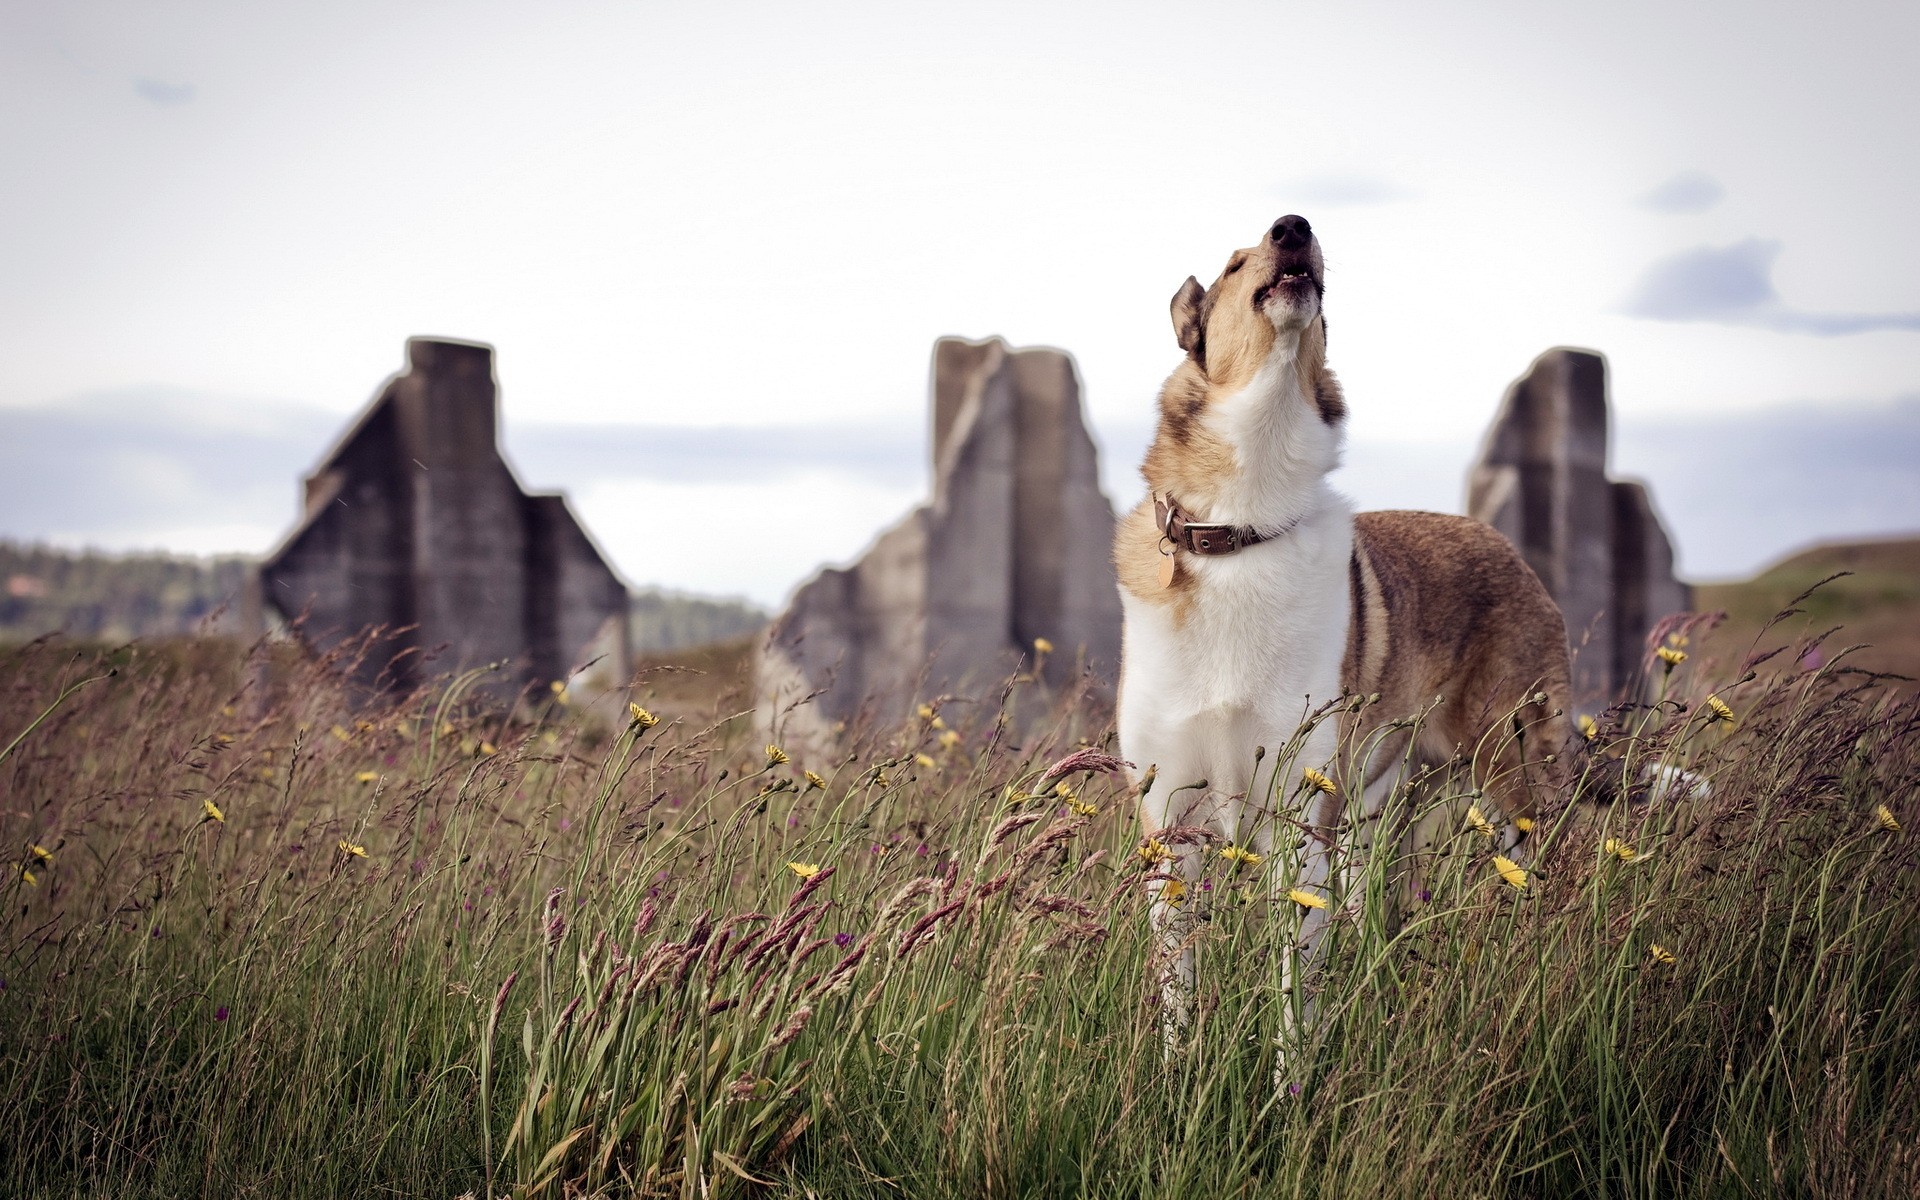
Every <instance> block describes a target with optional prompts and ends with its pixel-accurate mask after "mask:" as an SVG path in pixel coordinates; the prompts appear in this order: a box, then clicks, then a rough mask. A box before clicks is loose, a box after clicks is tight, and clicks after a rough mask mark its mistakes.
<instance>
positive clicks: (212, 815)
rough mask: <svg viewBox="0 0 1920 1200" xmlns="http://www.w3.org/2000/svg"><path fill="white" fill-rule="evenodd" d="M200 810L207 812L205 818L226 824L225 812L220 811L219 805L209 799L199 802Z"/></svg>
mask: <svg viewBox="0 0 1920 1200" xmlns="http://www.w3.org/2000/svg"><path fill="white" fill-rule="evenodd" d="M200 811H201V812H204V813H206V814H207V815H206V818H205V819H206V820H209V821H218V822H220V823H221V824H222V825H224V824H226V822H227V814H225V813H223V812H221V811H220V806H219V805H217V804H215V803H214V802H213V801H211V800H202V801H201V802H200Z"/></svg>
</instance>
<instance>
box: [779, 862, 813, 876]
mask: <svg viewBox="0 0 1920 1200" xmlns="http://www.w3.org/2000/svg"><path fill="white" fill-rule="evenodd" d="M787 870H789V871H792V872H793V873H794V874H795V875H798V876H799V877H800V878H802V879H812V878H813V877H814V876H815V875H818V874H819V873H820V864H819V863H803V862H790V863H788V864H787Z"/></svg>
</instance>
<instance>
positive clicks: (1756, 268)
mask: <svg viewBox="0 0 1920 1200" xmlns="http://www.w3.org/2000/svg"><path fill="white" fill-rule="evenodd" d="M1779 257H1780V243H1779V242H1773V241H1764V240H1762V239H1760V238H1748V239H1746V240H1745V241H1741V242H1735V243H1734V244H1733V245H1731V246H1700V247H1697V248H1695V249H1692V250H1683V251H1681V252H1680V253H1678V254H1674V255H1670V256H1669V257H1667V258H1663V259H1661V260H1660V261H1658V262H1656V263H1654V264H1653V265H1652V266H1650V267H1648V268H1647V271H1646V274H1645V275H1643V276H1641V279H1640V283H1639V285H1638V286H1637V287H1636V288H1635V289H1634V291H1633V294H1632V295H1631V296H1629V297H1628V299H1627V303H1626V311H1627V312H1628V313H1629V314H1631V315H1633V316H1636V317H1652V318H1654V319H1655V320H1660V321H1719V322H1723V323H1725V324H1729V325H1753V326H1757V327H1759V328H1762V329H1773V330H1778V331H1780V332H1783V333H1812V334H1818V335H1820V336H1822V337H1833V336H1837V335H1840V334H1848V333H1870V332H1873V331H1876V330H1920V312H1905V313H1836V312H1807V311H1805V310H1803V309H1797V308H1790V307H1788V306H1787V305H1786V304H1785V303H1783V302H1782V300H1781V298H1780V293H1779V292H1778V291H1776V290H1775V289H1774V286H1773V264H1774V261H1775V260H1776V259H1778V258H1779Z"/></svg>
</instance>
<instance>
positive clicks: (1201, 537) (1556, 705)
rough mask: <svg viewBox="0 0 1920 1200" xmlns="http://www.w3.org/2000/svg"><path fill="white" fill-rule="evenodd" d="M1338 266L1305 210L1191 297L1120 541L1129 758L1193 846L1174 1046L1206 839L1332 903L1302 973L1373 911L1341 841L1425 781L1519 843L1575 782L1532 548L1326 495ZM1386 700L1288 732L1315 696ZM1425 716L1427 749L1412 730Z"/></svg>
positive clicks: (1564, 668)
mask: <svg viewBox="0 0 1920 1200" xmlns="http://www.w3.org/2000/svg"><path fill="white" fill-rule="evenodd" d="M1324 271H1325V268H1324V262H1323V260H1322V257H1321V253H1320V246H1319V242H1318V240H1317V239H1316V238H1315V237H1314V235H1313V230H1312V229H1311V227H1310V226H1309V225H1308V224H1307V222H1306V220H1305V219H1304V218H1301V217H1297V216H1287V217H1282V218H1280V220H1279V221H1277V222H1275V223H1274V225H1273V226H1272V228H1270V229H1268V230H1267V231H1266V233H1265V235H1264V236H1263V237H1261V239H1260V241H1259V242H1258V243H1257V244H1255V245H1253V246H1249V247H1247V248H1246V249H1244V250H1237V251H1235V252H1234V253H1233V256H1232V257H1231V258H1230V259H1228V261H1227V265H1226V269H1225V270H1224V271H1222V272H1221V274H1220V277H1219V278H1218V279H1216V280H1215V281H1214V283H1213V286H1211V287H1208V288H1202V287H1201V286H1200V284H1199V282H1198V281H1197V280H1194V279H1192V278H1189V279H1188V280H1187V281H1186V283H1185V284H1184V285H1182V286H1181V288H1180V290H1179V292H1178V293H1176V294H1175V296H1174V298H1173V327H1174V332H1175V333H1176V335H1177V336H1178V340H1179V344H1180V347H1181V349H1183V350H1185V351H1186V352H1187V357H1186V359H1185V361H1183V362H1182V363H1181V364H1180V365H1179V367H1178V368H1177V369H1175V371H1174V372H1173V374H1172V376H1171V377H1169V378H1168V380H1167V382H1166V384H1165V386H1164V387H1162V389H1161V392H1160V421H1159V429H1158V432H1157V434H1156V436H1155V438H1154V442H1153V446H1152V448H1151V449H1150V450H1148V452H1147V458H1146V463H1145V465H1144V466H1143V467H1142V474H1144V475H1145V476H1146V481H1147V487H1148V489H1149V494H1148V496H1147V498H1146V499H1145V500H1144V501H1142V502H1141V504H1140V505H1139V506H1138V507H1136V508H1135V509H1134V510H1133V511H1132V512H1131V513H1129V514H1128V515H1127V516H1126V517H1124V518H1123V519H1122V520H1121V522H1120V525H1119V528H1118V530H1117V532H1116V535H1115V540H1114V561H1115V564H1116V566H1117V567H1118V570H1119V577H1120V594H1121V602H1122V606H1123V608H1124V611H1125V620H1126V626H1125V646H1124V654H1123V670H1122V674H1121V683H1120V713H1119V727H1120V743H1121V749H1122V752H1123V756H1124V757H1125V758H1127V759H1129V760H1131V761H1132V762H1134V763H1136V764H1138V765H1139V768H1140V769H1141V770H1142V772H1143V773H1144V771H1145V770H1146V769H1147V768H1149V767H1151V768H1152V770H1153V772H1154V776H1153V782H1152V783H1151V784H1149V785H1148V790H1147V791H1146V794H1145V795H1144V796H1143V798H1142V806H1143V812H1142V818H1143V822H1144V824H1145V827H1146V828H1147V829H1148V830H1149V831H1152V832H1160V831H1166V830H1169V829H1173V828H1176V827H1184V828H1185V829H1187V830H1188V831H1189V833H1188V834H1187V835H1186V836H1176V837H1170V838H1169V839H1168V843H1169V847H1168V848H1169V849H1170V850H1172V851H1173V853H1174V859H1173V861H1172V862H1171V863H1169V864H1168V866H1167V868H1166V877H1163V878H1162V879H1161V880H1160V881H1159V882H1157V883H1155V884H1154V885H1153V886H1154V890H1155V903H1154V922H1155V926H1156V929H1157V930H1158V931H1159V933H1160V936H1161V938H1162V940H1163V950H1164V952H1165V953H1166V954H1167V955H1168V966H1167V968H1166V969H1167V975H1166V979H1165V983H1166V987H1165V992H1166V998H1167V1000H1168V1002H1169V1007H1168V1014H1169V1016H1168V1020H1169V1030H1170V1036H1171V1035H1172V1031H1173V1030H1174V1029H1176V1028H1178V1027H1180V1026H1183V1025H1184V1023H1185V1012H1186V1004H1187V997H1188V995H1190V992H1191V988H1192V984H1193V952H1192V950H1191V948H1190V946H1188V945H1185V944H1184V943H1185V939H1186V934H1187V932H1188V931H1189V929H1190V925H1189V924H1188V923H1187V922H1189V921H1190V920H1191V919H1192V917H1193V915H1194V912H1195V909H1196V907H1197V903H1196V902H1197V898H1198V895H1197V889H1196V884H1197V882H1198V880H1199V878H1200V876H1201V874H1202V871H1203V867H1204V865H1205V863H1204V857H1205V855H1206V854H1207V853H1208V843H1211V846H1212V848H1213V849H1214V850H1218V849H1221V848H1222V846H1221V843H1226V844H1227V845H1231V846H1233V847H1235V848H1237V849H1238V850H1245V851H1249V852H1251V853H1254V854H1259V855H1261V856H1263V857H1264V856H1273V857H1272V859H1271V861H1269V862H1267V863H1266V865H1265V867H1264V868H1263V869H1264V870H1265V871H1266V872H1267V878H1268V879H1269V880H1270V881H1271V883H1272V890H1273V892H1274V894H1276V895H1280V894H1286V893H1289V892H1291V891H1293V890H1295V889H1298V891H1299V892H1301V893H1304V895H1306V896H1307V897H1314V898H1319V899H1323V900H1325V901H1326V902H1327V905H1326V907H1324V908H1321V907H1313V906H1311V905H1310V904H1303V905H1301V906H1300V910H1299V911H1300V912H1301V914H1302V923H1301V931H1300V942H1299V948H1300V952H1299V954H1298V955H1297V957H1298V959H1299V961H1298V962H1296V963H1293V964H1291V965H1290V969H1289V975H1290V978H1291V979H1292V980H1295V981H1301V982H1304V981H1305V979H1306V976H1305V974H1303V972H1305V971H1308V970H1310V969H1311V967H1312V966H1313V965H1314V963H1315V962H1316V960H1317V954H1318V950H1319V946H1320V943H1321V940H1322V936H1323V934H1324V931H1325V928H1326V924H1327V922H1328V920H1329V919H1330V918H1331V917H1332V916H1333V915H1334V914H1335V913H1337V912H1339V911H1340V910H1341V908H1342V906H1343V905H1347V904H1349V903H1352V902H1354V901H1355V900H1356V899H1357V898H1355V897H1350V896H1349V895H1347V890H1348V889H1347V887H1346V883H1347V880H1348V879H1349V878H1351V876H1352V872H1353V869H1354V867H1355V865H1356V864H1357V862H1358V861H1359V856H1358V855H1356V854H1352V853H1346V852H1343V850H1342V848H1341V847H1342V845H1343V844H1344V845H1345V846H1347V847H1349V848H1350V847H1351V846H1353V845H1354V844H1355V843H1364V844H1365V845H1371V844H1373V840H1374V839H1373V837H1372V836H1371V830H1372V829H1373V824H1371V823H1375V822H1378V821H1379V819H1380V817H1381V816H1382V814H1383V812H1384V811H1385V810H1386V807H1387V801H1388V799H1389V797H1390V796H1391V795H1392V794H1393V791H1394V789H1395V788H1396V787H1397V786H1398V785H1400V784H1401V783H1402V781H1403V780H1405V779H1406V778H1407V776H1408V775H1409V773H1410V772H1413V771H1418V770H1420V769H1423V768H1425V767H1428V766H1437V765H1441V764H1446V763H1450V762H1459V763H1462V764H1464V765H1466V766H1467V767H1468V768H1469V769H1470V770H1471V772H1472V776H1473V780H1474V784H1475V786H1477V787H1478V788H1480V789H1482V790H1483V791H1484V793H1485V796H1486V800H1485V801H1482V803H1487V804H1488V808H1489V810H1497V812H1496V811H1489V812H1488V813H1487V815H1488V816H1489V817H1490V818H1491V819H1493V820H1501V819H1504V820H1505V822H1506V823H1507V826H1506V830H1505V833H1504V847H1505V848H1511V847H1513V846H1514V844H1515V843H1516V842H1517V841H1518V840H1519V839H1520V838H1521V837H1522V836H1523V835H1522V833H1521V831H1522V830H1524V829H1525V828H1527V826H1528V825H1529V824H1530V822H1529V821H1528V820H1527V819H1526V818H1528V817H1529V814H1531V812H1532V811H1533V809H1534V805H1535V803H1536V798H1539V797H1542V796H1544V794H1545V791H1546V789H1551V788H1557V787H1558V786H1560V784H1561V783H1562V782H1563V778H1564V770H1565V765H1564V763H1563V762H1562V761H1561V760H1562V759H1564V757H1565V754H1566V752H1567V749H1568V746H1569V723H1568V719H1567V717H1566V715H1565V714H1566V706H1567V699H1568V678H1569V675H1570V671H1569V666H1568V652H1567V637H1566V629H1565V626H1564V623H1563V621H1562V619H1561V616H1560V610H1559V609H1558V608H1557V607H1556V606H1555V604H1554V602H1553V599H1552V598H1551V597H1550V596H1549V595H1548V594H1547V591H1546V589H1545V588H1544V587H1543V586H1542V585H1541V583H1540V581H1539V579H1538V578H1536V577H1535V575H1534V574H1533V572H1532V571H1531V570H1530V569H1529V568H1528V567H1527V565H1526V563H1525V562H1524V561H1523V560H1522V559H1521V557H1520V555H1519V553H1518V552H1517V551H1516V550H1515V549H1514V547H1513V546H1512V545H1511V544H1510V543H1509V542H1508V541H1507V540H1506V539H1505V538H1503V537H1502V536H1501V535H1500V534H1499V533H1497V532H1495V531H1494V530H1493V529H1492V528H1491V527H1489V526H1487V525H1484V524H1481V523H1480V522H1477V521H1472V520H1468V519H1466V518H1464V517H1454V516H1444V515H1441V514H1437V513H1422V512H1377V513H1363V514H1360V515H1358V516H1356V515H1355V514H1354V512H1353V510H1352V507H1351V505H1350V504H1349V503H1348V501H1347V500H1346V499H1345V498H1343V497H1342V496H1340V495H1339V494H1337V493H1336V492H1335V491H1334V490H1333V488H1332V487H1331V486H1329V484H1328V482H1327V475H1328V473H1329V472H1331V471H1332V470H1333V469H1334V467H1335V466H1337V465H1338V463H1339V461H1340V452H1341V443H1342V438H1343V436H1344V426H1345V421H1346V413H1347V409H1346V403H1345V400H1344V398H1343V396H1342V394H1341V390H1340V384H1339V382H1338V381H1337V380H1336V379H1335V378H1334V376H1333V372H1332V371H1330V370H1328V369H1327V325H1326V319H1325V317H1324V316H1323V315H1322V313H1321V300H1322V297H1323V295H1324V292H1325V288H1324ZM1372 693H1378V699H1377V700H1376V701H1372V702H1370V703H1368V704H1366V705H1365V706H1364V707H1362V708H1361V709H1360V710H1359V711H1358V712H1355V711H1354V710H1353V709H1352V708H1351V707H1346V708H1342V709H1340V710H1339V713H1338V715H1337V716H1336V717H1334V718H1333V719H1329V720H1323V721H1321V722H1319V723H1318V724H1317V725H1315V727H1314V728H1313V729H1312V730H1311V732H1309V733H1306V734H1305V736H1304V737H1303V738H1300V739H1296V738H1295V735H1296V733H1297V732H1298V731H1300V730H1301V729H1302V725H1303V722H1305V721H1306V720H1307V718H1308V717H1309V715H1310V714H1312V713H1314V712H1315V711H1316V710H1317V709H1319V708H1321V706H1323V705H1325V704H1327V703H1328V702H1330V701H1337V700H1338V699H1339V698H1341V697H1361V696H1368V695H1370V694H1372ZM1436 698H1437V701H1438V702H1437V703H1436ZM1423 712H1425V713H1427V714H1428V715H1427V716H1426V718H1425V720H1424V721H1423V722H1421V723H1420V724H1419V725H1418V732H1417V734H1415V733H1414V732H1412V730H1411V728H1410V727H1408V726H1407V725H1405V724H1404V723H1402V722H1400V721H1399V720H1397V719H1399V718H1407V717H1410V716H1413V715H1415V714H1419V713H1423ZM1290 742H1291V743H1293V744H1294V746H1295V749H1296V752H1293V753H1286V752H1284V750H1283V748H1285V747H1288V746H1289V744H1290ZM1256 747H1265V748H1266V750H1267V752H1266V754H1265V756H1264V757H1261V756H1260V755H1259V754H1258V753H1257V752H1256ZM1309 768H1310V769H1312V770H1313V771H1316V772H1319V773H1321V774H1322V775H1323V776H1326V777H1328V779H1329V780H1330V781H1331V785H1332V787H1331V789H1329V788H1324V787H1321V786H1316V785H1315V782H1314V781H1312V780H1311V778H1310V777H1308V776H1306V775H1305V771H1306V770H1307V769H1309ZM1136 782H1138V780H1136ZM1333 791H1337V792H1338V793H1339V794H1337V795H1336V794H1330V792H1333ZM1516 821H1518V822H1519V825H1518V826H1517V827H1516V825H1515V824H1514V822H1516ZM1196 827H1197V829H1196ZM1199 830H1204V831H1205V833H1206V834H1207V835H1208V836H1207V837H1206V838H1204V839H1202V838H1200V837H1199V836H1198V833H1199ZM1392 833H1393V836H1394V837H1395V838H1404V839H1407V840H1409V841H1410V840H1411V838H1412V836H1413V830H1412V829H1411V828H1400V829H1396V830H1394V831H1392ZM1383 844H1386V845H1395V844H1397V843H1396V842H1394V841H1388V842H1385V843H1383ZM1510 852H1512V853H1514V854H1516V856H1517V855H1518V853H1519V851H1517V850H1512V851H1510ZM1242 861H1245V860H1244V859H1243V860H1242ZM1175 880H1177V881H1179V882H1180V883H1181V884H1182V886H1181V887H1180V888H1178V889H1173V891H1172V894H1169V891H1168V889H1170V888H1172V883H1173V881H1175ZM1306 1012H1307V1014H1308V1017H1309V1019H1310V1013H1311V1006H1310V1002H1309V1004H1308V1006H1307V1007H1306Z"/></svg>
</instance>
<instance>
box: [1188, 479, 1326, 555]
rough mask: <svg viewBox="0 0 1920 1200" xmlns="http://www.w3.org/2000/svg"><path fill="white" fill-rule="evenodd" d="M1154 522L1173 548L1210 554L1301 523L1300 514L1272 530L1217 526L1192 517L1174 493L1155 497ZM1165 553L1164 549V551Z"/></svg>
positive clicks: (1253, 542) (1237, 547)
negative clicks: (1266, 531) (1264, 531)
mask: <svg viewBox="0 0 1920 1200" xmlns="http://www.w3.org/2000/svg"><path fill="white" fill-rule="evenodd" d="M1153 522H1154V524H1155V525H1156V526H1158V527H1159V529H1160V532H1161V534H1162V535H1163V536H1164V537H1165V538H1166V539H1167V541H1169V542H1172V543H1173V546H1174V549H1176V550H1185V551H1187V552H1189V553H1192V554H1205V555H1209V556H1213V555H1221V554H1232V553H1233V552H1234V551H1236V550H1244V549H1246V548H1247V547H1248V546H1253V545H1258V544H1259V543H1261V542H1265V541H1271V540H1272V539H1274V538H1277V537H1280V536H1282V535H1284V534H1285V533H1287V532H1288V531H1289V530H1291V529H1292V528H1293V527H1294V526H1295V525H1298V524H1299V523H1300V519H1299V518H1298V517H1296V518H1294V519H1293V520H1291V521H1289V522H1287V523H1286V524H1285V525H1284V526H1282V527H1281V528H1279V529H1276V530H1273V531H1272V532H1271V533H1262V532H1261V531H1260V530H1258V529H1256V528H1254V527H1253V526H1251V525H1217V524H1208V523H1206V522H1202V521H1196V520H1194V519H1193V518H1191V517H1189V516H1188V515H1187V513H1186V510H1185V509H1182V508H1181V507H1180V502H1179V501H1178V500H1175V499H1174V498H1173V496H1172V495H1171V494H1169V495H1166V496H1161V495H1160V494H1159V493H1158V492H1156V493H1154V497H1153ZM1163 553H1164V551H1163Z"/></svg>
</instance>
